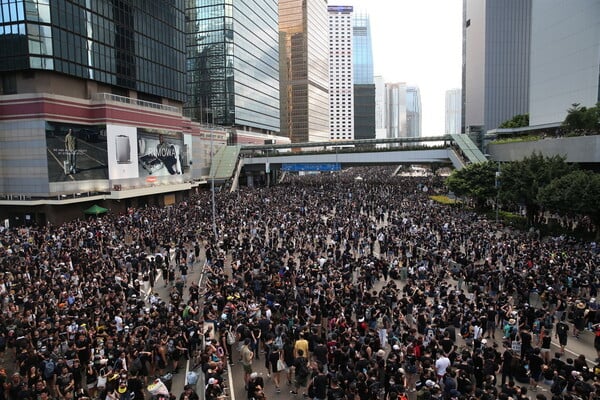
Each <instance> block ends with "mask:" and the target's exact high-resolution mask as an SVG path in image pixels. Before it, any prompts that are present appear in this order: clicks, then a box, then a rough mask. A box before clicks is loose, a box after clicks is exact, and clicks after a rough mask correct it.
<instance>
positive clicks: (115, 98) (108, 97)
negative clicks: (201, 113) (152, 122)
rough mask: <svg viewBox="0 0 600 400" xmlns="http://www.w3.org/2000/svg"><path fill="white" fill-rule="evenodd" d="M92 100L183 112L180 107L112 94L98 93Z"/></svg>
mask: <svg viewBox="0 0 600 400" xmlns="http://www.w3.org/2000/svg"><path fill="white" fill-rule="evenodd" d="M92 99H93V100H98V101H112V102H116V103H124V104H131V105H134V106H139V107H146V108H154V109H156V110H162V111H170V112H174V113H180V112H181V109H180V108H179V107H174V106H168V105H165V104H160V103H153V102H151V101H145V100H139V99H134V98H132V97H125V96H119V95H116V94H112V93H96V94H95V95H94V96H93V97H92Z"/></svg>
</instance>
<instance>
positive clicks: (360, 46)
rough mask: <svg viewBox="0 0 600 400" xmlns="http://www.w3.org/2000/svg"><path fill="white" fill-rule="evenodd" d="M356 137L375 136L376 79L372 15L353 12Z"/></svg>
mask: <svg viewBox="0 0 600 400" xmlns="http://www.w3.org/2000/svg"><path fill="white" fill-rule="evenodd" d="M352 63H353V69H354V71H353V75H354V76H353V78H354V138H355V139H375V82H374V76H373V49H372V45H371V25H370V22H369V15H368V14H364V13H354V14H353V15H352Z"/></svg>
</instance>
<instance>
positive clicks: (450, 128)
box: [444, 88, 462, 135]
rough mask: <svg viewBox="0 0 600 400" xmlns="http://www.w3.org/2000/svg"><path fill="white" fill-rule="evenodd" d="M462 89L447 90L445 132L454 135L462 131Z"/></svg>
mask: <svg viewBox="0 0 600 400" xmlns="http://www.w3.org/2000/svg"><path fill="white" fill-rule="evenodd" d="M461 97H462V96H461V90H460V89H458V88H455V89H450V90H446V96H445V109H444V110H445V113H444V115H445V123H444V133H445V134H448V135H454V134H457V133H461V130H460V128H461V123H460V117H461V109H462V107H461V106H462V101H461Z"/></svg>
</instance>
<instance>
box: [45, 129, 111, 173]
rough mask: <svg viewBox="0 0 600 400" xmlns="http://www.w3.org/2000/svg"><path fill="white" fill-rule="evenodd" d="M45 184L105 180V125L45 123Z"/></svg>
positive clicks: (106, 171)
mask: <svg viewBox="0 0 600 400" xmlns="http://www.w3.org/2000/svg"><path fill="white" fill-rule="evenodd" d="M46 147H47V158H48V181H49V182H71V181H85V180H93V179H108V160H107V148H106V126H105V125H74V124H64V123H59V122H52V121H47V122H46Z"/></svg>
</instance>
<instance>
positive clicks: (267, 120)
mask: <svg viewBox="0 0 600 400" xmlns="http://www.w3.org/2000/svg"><path fill="white" fill-rule="evenodd" d="M185 13H186V34H187V36H186V38H187V41H186V56H187V101H186V103H185V107H184V114H185V115H186V116H188V117H190V118H191V119H192V120H194V121H200V122H209V123H214V124H218V125H227V126H232V127H235V128H243V129H248V130H255V131H257V132H263V133H278V132H279V129H280V121H279V118H280V115H279V46H278V42H279V32H278V29H279V28H278V7H277V0H251V1H232V0H218V1H210V2H207V1H199V0H195V1H187V2H186V10H185Z"/></svg>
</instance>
